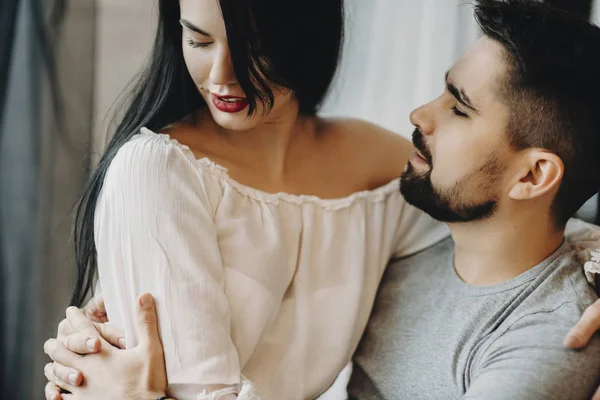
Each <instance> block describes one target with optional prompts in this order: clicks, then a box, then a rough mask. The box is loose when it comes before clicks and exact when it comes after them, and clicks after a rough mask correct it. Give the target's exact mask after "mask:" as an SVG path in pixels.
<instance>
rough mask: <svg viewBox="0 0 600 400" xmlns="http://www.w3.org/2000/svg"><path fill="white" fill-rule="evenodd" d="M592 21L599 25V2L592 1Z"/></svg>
mask: <svg viewBox="0 0 600 400" xmlns="http://www.w3.org/2000/svg"><path fill="white" fill-rule="evenodd" d="M592 21H593V22H595V23H596V24H598V25H600V0H594V1H593V5H592Z"/></svg>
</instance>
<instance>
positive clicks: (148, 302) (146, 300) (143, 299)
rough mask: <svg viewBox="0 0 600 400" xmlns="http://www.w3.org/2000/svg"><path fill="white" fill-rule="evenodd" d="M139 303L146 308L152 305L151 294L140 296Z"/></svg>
mask: <svg viewBox="0 0 600 400" xmlns="http://www.w3.org/2000/svg"><path fill="white" fill-rule="evenodd" d="M140 303H141V304H142V308H144V309H148V308H150V307H152V296H149V295H144V296H142V297H141V298H140Z"/></svg>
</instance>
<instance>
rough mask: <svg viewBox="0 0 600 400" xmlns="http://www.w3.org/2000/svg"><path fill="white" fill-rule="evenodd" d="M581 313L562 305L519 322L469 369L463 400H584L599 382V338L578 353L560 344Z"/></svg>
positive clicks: (570, 306)
mask: <svg viewBox="0 0 600 400" xmlns="http://www.w3.org/2000/svg"><path fill="white" fill-rule="evenodd" d="M580 314H581V311H580V310H579V309H578V307H577V306H576V305H575V304H574V303H565V304H563V305H561V306H560V307H558V308H557V309H555V310H554V311H551V312H539V313H536V314H532V315H528V316H526V317H523V318H521V319H519V320H518V321H517V322H516V323H514V324H513V325H512V326H511V327H510V329H508V330H507V331H506V332H505V333H504V334H502V335H501V336H500V337H499V338H498V339H497V340H495V341H494V342H493V343H492V345H491V346H490V347H489V348H488V349H486V350H485V351H484V352H483V353H482V356H481V357H480V359H479V360H478V361H476V362H475V366H474V367H473V368H472V372H471V380H470V384H469V385H468V389H467V392H466V394H465V395H464V397H463V399H464V400H484V399H485V400H513V399H528V400H537V399H539V400H552V399H556V400H564V399H569V400H578V399H581V400H589V399H590V398H591V397H592V395H593V393H594V391H595V390H596V388H597V387H598V383H599V382H598V380H599V377H600V339H599V338H598V337H594V338H593V339H592V340H591V342H590V344H589V345H588V346H587V347H585V348H584V349H582V350H569V349H566V348H565V347H563V345H562V342H563V339H564V337H565V336H566V334H567V332H568V331H569V328H570V325H571V323H569V321H572V324H574V323H575V321H576V320H577V317H578V316H579V315H580Z"/></svg>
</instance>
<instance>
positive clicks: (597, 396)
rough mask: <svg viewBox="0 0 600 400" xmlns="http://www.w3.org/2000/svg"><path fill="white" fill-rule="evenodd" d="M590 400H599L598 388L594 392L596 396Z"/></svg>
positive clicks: (599, 391)
mask: <svg viewBox="0 0 600 400" xmlns="http://www.w3.org/2000/svg"><path fill="white" fill-rule="evenodd" d="M592 400H600V388H598V390H596V394H594V397H592Z"/></svg>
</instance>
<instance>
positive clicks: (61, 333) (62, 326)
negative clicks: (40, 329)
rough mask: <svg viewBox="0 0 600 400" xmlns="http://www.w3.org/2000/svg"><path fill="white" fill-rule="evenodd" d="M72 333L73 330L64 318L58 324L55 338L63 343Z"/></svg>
mask: <svg viewBox="0 0 600 400" xmlns="http://www.w3.org/2000/svg"><path fill="white" fill-rule="evenodd" d="M73 332H75V330H74V329H73V327H72V326H71V323H70V322H69V320H68V319H66V318H65V319H63V320H62V321H60V323H59V324H58V333H57V335H56V338H57V339H58V340H60V341H61V342H63V341H64V339H65V337H67V336H69V335H70V334H71V333H73Z"/></svg>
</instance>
